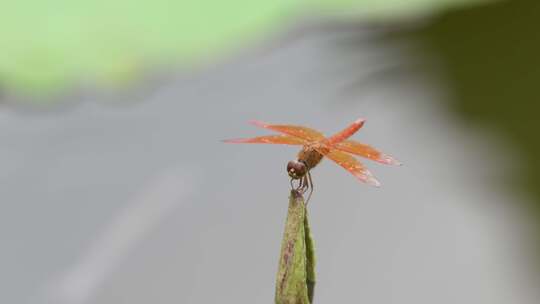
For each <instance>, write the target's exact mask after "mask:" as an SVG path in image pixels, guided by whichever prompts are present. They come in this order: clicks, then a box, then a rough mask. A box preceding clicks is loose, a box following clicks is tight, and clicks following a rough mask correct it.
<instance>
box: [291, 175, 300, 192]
mask: <svg viewBox="0 0 540 304" xmlns="http://www.w3.org/2000/svg"><path fill="white" fill-rule="evenodd" d="M294 181H295V179H294V178H291V182H290V183H291V189H292V190H296V191H298V192H302V193H303V191H302V189H303V185H302V179H299V180H298V185H295V184H294Z"/></svg>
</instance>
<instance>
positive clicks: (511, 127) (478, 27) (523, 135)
mask: <svg viewBox="0 0 540 304" xmlns="http://www.w3.org/2000/svg"><path fill="white" fill-rule="evenodd" d="M539 30H540V2H539V1H537V0H522V1H503V2H497V3H494V4H491V5H486V6H479V7H474V8H471V9H463V10H457V11H453V12H449V13H446V14H443V15H441V16H439V17H438V18H436V19H434V22H432V23H430V24H429V25H427V26H426V27H424V28H421V29H418V30H415V31H412V33H411V32H409V34H412V36H413V37H414V39H419V41H420V42H421V43H422V44H423V46H425V47H427V48H428V50H429V51H430V52H434V53H435V55H436V56H438V57H439V59H441V60H442V64H443V69H444V70H445V72H446V75H445V76H446V77H447V78H448V79H449V82H450V83H449V85H450V88H451V90H452V94H453V95H454V98H453V99H451V101H452V108H453V109H454V110H455V111H456V112H457V113H458V114H459V115H460V116H461V117H463V119H464V121H466V122H468V123H471V124H481V125H482V126H489V127H490V128H492V129H494V130H496V132H497V133H499V134H500V135H501V137H504V139H505V140H506V141H507V143H509V144H510V145H512V146H514V148H515V149H516V151H519V154H518V155H513V156H509V157H512V158H515V159H517V161H518V162H521V163H520V169H519V170H520V172H517V173H518V175H515V174H512V176H507V177H506V178H505V180H504V182H505V183H507V184H509V185H511V187H515V188H518V189H520V188H523V189H525V190H526V191H528V193H530V194H532V196H533V198H534V200H530V201H531V202H532V204H530V205H529V206H527V207H528V208H529V209H528V211H530V212H534V214H535V215H536V216H537V217H538V218H539V219H540V140H539V138H540V136H539V134H538V132H539V131H540V116H539V115H540V104H539V101H540V100H539V99H540V94H539V89H540V85H539V81H540V35H539ZM406 35H408V34H406ZM523 189H520V190H523Z"/></svg>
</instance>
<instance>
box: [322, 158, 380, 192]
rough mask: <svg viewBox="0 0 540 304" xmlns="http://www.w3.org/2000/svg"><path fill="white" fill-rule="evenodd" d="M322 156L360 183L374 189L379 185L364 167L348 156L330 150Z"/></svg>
mask: <svg viewBox="0 0 540 304" xmlns="http://www.w3.org/2000/svg"><path fill="white" fill-rule="evenodd" d="M324 156H326V157H327V158H329V159H331V160H333V161H334V162H336V163H337V164H338V165H340V166H342V167H343V168H345V170H347V171H349V172H350V173H351V174H352V175H354V176H355V177H356V178H358V179H359V180H360V181H362V182H364V183H367V184H370V185H372V186H375V187H379V186H380V185H381V183H379V181H378V180H377V179H376V178H375V177H374V176H373V175H372V174H371V172H369V170H368V169H367V168H366V167H364V166H363V165H362V164H361V163H360V162H359V161H358V160H356V159H355V158H354V157H352V156H350V155H349V154H347V153H345V152H341V151H337V150H330V151H329V152H328V153H326V154H325V155H324Z"/></svg>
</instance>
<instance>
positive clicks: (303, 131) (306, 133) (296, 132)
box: [250, 120, 324, 142]
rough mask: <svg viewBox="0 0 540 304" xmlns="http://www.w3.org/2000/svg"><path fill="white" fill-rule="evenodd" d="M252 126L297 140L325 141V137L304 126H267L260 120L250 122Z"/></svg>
mask: <svg viewBox="0 0 540 304" xmlns="http://www.w3.org/2000/svg"><path fill="white" fill-rule="evenodd" d="M250 123H251V124H254V125H256V126H258V127H261V128H265V129H269V130H273V131H276V132H279V133H282V134H286V135H290V136H294V137H297V138H301V139H304V140H307V141H310V142H314V141H320V140H323V139H324V135H323V134H322V133H321V132H319V131H317V130H314V129H311V128H307V127H302V126H295V125H271V124H267V123H265V122H262V121H258V120H252V121H250Z"/></svg>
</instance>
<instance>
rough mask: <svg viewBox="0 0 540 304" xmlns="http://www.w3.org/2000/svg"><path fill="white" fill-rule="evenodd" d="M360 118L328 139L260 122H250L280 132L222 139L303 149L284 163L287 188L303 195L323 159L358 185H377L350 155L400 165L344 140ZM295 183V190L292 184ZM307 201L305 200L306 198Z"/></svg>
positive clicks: (307, 130)
mask: <svg viewBox="0 0 540 304" xmlns="http://www.w3.org/2000/svg"><path fill="white" fill-rule="evenodd" d="M364 122H365V120H364V119H357V120H355V121H354V122H353V123H352V124H350V125H349V126H348V127H347V128H345V129H343V130H342V131H340V132H338V133H336V134H334V135H332V136H330V137H325V136H324V135H323V134H322V133H321V132H319V131H317V130H314V129H311V128H307V127H302V126H295V125H271V124H267V123H264V122H261V121H256V120H254V121H250V123H252V124H254V125H256V126H258V127H261V128H265V129H269V130H272V131H276V132H278V133H281V134H279V135H267V136H259V137H254V138H240V139H228V140H224V142H226V143H235V144H239V143H250V144H282V145H297V146H303V147H302V150H300V152H299V153H298V157H297V159H296V160H292V161H290V162H289V163H288V164H287V173H288V174H289V176H290V177H291V187H292V188H293V189H295V190H297V191H300V192H302V193H304V192H305V191H306V190H307V189H308V188H310V189H311V191H310V196H311V193H312V192H313V182H312V180H311V174H310V171H311V169H313V168H315V166H317V165H318V164H319V163H320V162H321V160H322V159H323V157H326V158H328V159H330V160H332V161H334V162H336V163H337V164H338V165H340V166H341V167H343V168H345V170H347V171H349V172H350V173H352V175H354V176H355V177H356V178H357V179H359V180H360V181H361V182H364V183H367V184H370V185H372V186H376V187H378V186H380V183H379V181H377V179H376V178H375V177H374V176H373V175H372V174H371V172H369V171H368V169H367V168H366V167H364V165H362V164H361V163H360V162H359V161H358V160H356V159H355V158H354V157H352V156H351V155H350V154H353V155H358V156H361V157H365V158H368V159H371V160H374V161H376V162H379V163H382V164H387V165H401V164H400V162H399V161H397V160H396V159H394V158H393V157H391V156H389V155H387V154H384V153H382V152H380V151H378V150H376V149H374V148H372V147H370V146H368V145H365V144H362V143H359V142H357V141H354V140H350V139H348V138H349V137H351V136H352V135H353V134H354V133H356V131H358V130H359V129H360V128H361V127H362V126H363V125H364ZM295 180H298V185H297V186H296V187H295V186H294V183H293V181H295ZM308 200H309V198H308Z"/></svg>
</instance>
